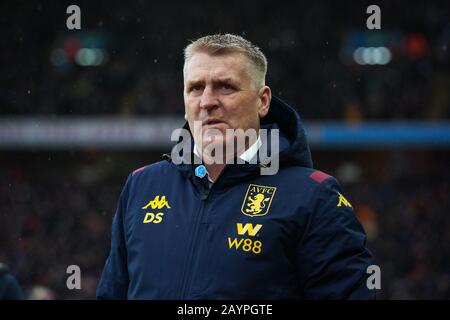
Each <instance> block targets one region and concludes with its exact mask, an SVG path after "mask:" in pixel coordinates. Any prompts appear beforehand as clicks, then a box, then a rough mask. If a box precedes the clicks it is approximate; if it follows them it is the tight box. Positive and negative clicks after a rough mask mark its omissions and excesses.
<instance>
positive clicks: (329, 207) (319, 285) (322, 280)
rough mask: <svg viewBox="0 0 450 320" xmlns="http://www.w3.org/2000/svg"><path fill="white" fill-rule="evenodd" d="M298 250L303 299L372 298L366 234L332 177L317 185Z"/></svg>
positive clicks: (370, 261) (373, 293)
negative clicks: (368, 283)
mask: <svg viewBox="0 0 450 320" xmlns="http://www.w3.org/2000/svg"><path fill="white" fill-rule="evenodd" d="M310 209H311V213H310V216H309V221H308V224H307V227H306V230H305V234H304V235H303V237H302V239H301V241H300V243H299V246H298V249H297V250H298V251H297V265H298V272H299V278H300V286H301V288H302V291H303V292H302V294H303V298H304V299H375V290H370V289H368V288H367V284H366V281H367V278H368V276H369V274H368V273H367V267H368V266H370V265H372V264H374V262H373V257H372V255H371V253H370V252H369V250H368V249H367V247H366V234H365V232H364V229H363V227H362V226H361V224H360V222H359V221H358V219H357V218H356V216H355V214H354V212H353V209H352V207H351V204H350V203H349V202H348V201H347V200H346V199H345V198H344V196H343V195H342V191H341V188H340V186H339V183H338V182H337V180H336V179H335V178H333V177H330V178H328V179H327V180H325V181H323V182H322V183H321V185H320V186H319V187H318V190H317V193H316V196H315V199H314V203H313V205H312V207H311V208H310Z"/></svg>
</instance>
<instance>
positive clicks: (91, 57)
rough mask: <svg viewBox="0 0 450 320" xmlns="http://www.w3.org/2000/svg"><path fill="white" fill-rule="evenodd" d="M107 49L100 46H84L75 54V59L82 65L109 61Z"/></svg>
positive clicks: (94, 64)
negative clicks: (99, 47)
mask: <svg viewBox="0 0 450 320" xmlns="http://www.w3.org/2000/svg"><path fill="white" fill-rule="evenodd" d="M107 60H108V55H107V53H106V51H104V50H102V49H98V48H82V49H80V50H78V52H77V53H76V55H75V61H76V63H78V64H79V65H80V66H83V67H86V66H99V65H103V64H105V63H106V62H107Z"/></svg>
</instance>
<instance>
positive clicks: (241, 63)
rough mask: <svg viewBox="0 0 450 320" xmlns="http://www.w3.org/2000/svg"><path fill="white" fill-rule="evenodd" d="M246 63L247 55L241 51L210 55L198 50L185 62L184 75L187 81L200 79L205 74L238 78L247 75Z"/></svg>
mask: <svg viewBox="0 0 450 320" xmlns="http://www.w3.org/2000/svg"><path fill="white" fill-rule="evenodd" d="M247 64H248V59H247V57H246V56H245V55H243V54H241V53H225V54H218V55H210V54H207V53H204V52H199V53H195V54H194V55H193V56H192V58H191V59H190V60H189V61H188V62H187V64H186V70H185V71H186V72H185V77H186V80H189V81H197V80H201V79H203V78H204V77H205V76H208V77H214V78H217V79H223V80H225V79H231V80H233V79H234V80H238V79H239V78H240V77H242V76H246V75H247V72H246V71H247V68H246V67H247Z"/></svg>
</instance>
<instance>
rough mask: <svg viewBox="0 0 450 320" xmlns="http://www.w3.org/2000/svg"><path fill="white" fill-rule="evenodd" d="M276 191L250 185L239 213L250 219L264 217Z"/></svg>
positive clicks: (272, 188)
mask: <svg viewBox="0 0 450 320" xmlns="http://www.w3.org/2000/svg"><path fill="white" fill-rule="evenodd" d="M276 190H277V188H276V187H267V186H260V185H257V184H250V185H249V186H248V189H247V193H246V194H245V197H244V202H243V203H242V208H241V212H242V213H243V214H245V215H246V216H250V217H257V216H264V215H266V214H267V213H268V212H269V208H270V205H271V204H272V199H273V196H274V195H275V191H276Z"/></svg>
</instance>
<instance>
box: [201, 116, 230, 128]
mask: <svg viewBox="0 0 450 320" xmlns="http://www.w3.org/2000/svg"><path fill="white" fill-rule="evenodd" d="M219 123H225V121H222V120H220V119H214V118H213V119H206V120H203V123H202V125H204V126H212V125H215V124H219Z"/></svg>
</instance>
